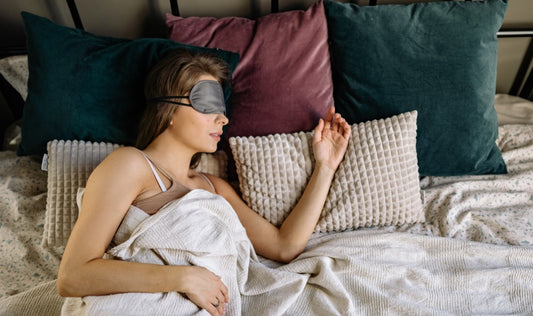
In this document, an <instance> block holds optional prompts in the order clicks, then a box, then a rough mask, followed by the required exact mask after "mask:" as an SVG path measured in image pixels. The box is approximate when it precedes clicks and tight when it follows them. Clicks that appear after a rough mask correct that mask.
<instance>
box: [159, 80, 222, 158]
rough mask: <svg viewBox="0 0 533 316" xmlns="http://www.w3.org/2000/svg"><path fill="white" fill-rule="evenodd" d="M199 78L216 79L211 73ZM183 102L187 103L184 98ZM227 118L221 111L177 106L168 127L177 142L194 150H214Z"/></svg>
mask: <svg viewBox="0 0 533 316" xmlns="http://www.w3.org/2000/svg"><path fill="white" fill-rule="evenodd" d="M200 80H213V81H216V79H215V78H214V77H213V76H211V75H202V76H200V78H198V81H200ZM182 102H183V103H188V104H189V100H188V99H184V100H183V101H182ZM228 122H229V120H228V118H227V117H226V116H225V115H224V114H222V113H214V114H204V113H201V112H198V111H196V110H195V109H194V108H192V107H190V106H178V107H177V108H176V111H174V114H173V115H172V120H171V125H170V126H169V127H168V129H169V130H170V131H171V132H172V135H173V136H174V137H175V138H176V140H178V141H179V142H181V143H183V144H184V145H186V146H187V147H190V148H191V149H192V150H193V151H195V152H214V151H216V150H217V145H218V142H219V141H220V139H221V136H222V127H223V126H224V125H226V124H228Z"/></svg>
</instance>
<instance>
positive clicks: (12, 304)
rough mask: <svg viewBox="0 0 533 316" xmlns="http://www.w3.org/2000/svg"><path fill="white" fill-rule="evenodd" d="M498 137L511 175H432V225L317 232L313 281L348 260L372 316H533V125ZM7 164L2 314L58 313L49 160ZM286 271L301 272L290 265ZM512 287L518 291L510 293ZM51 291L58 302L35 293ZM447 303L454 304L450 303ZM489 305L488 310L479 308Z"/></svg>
mask: <svg viewBox="0 0 533 316" xmlns="http://www.w3.org/2000/svg"><path fill="white" fill-rule="evenodd" d="M499 133H500V137H499V139H498V145H499V147H500V148H501V149H502V152H503V157H504V159H505V161H506V163H507V166H508V169H509V174H507V175H497V176H494V175H489V176H467V177H427V178H423V179H422V180H421V184H422V197H423V205H424V211H425V214H426V223H420V224H412V225H404V226H401V227H384V228H365V229H359V230H356V231H350V232H343V233H339V234H331V235H328V234H316V235H315V236H313V239H312V240H311V242H310V244H309V247H308V251H307V252H305V253H304V254H302V256H300V257H299V259H298V260H297V262H299V263H298V265H299V264H302V263H303V262H311V263H312V266H314V267H315V269H319V268H320V271H321V272H320V273H318V272H317V273H314V272H313V273H312V274H311V275H312V276H313V277H314V278H315V279H314V280H315V281H316V282H317V283H318V284H320V283H322V282H330V280H332V279H331V278H330V275H329V274H331V273H333V271H334V270H335V269H343V268H345V267H346V265H347V263H348V262H349V265H350V266H351V265H353V268H355V269H358V270H357V271H355V272H350V273H351V275H356V277H354V278H353V280H354V282H355V281H357V282H360V284H359V285H360V287H359V288H358V289H357V293H358V296H357V298H352V300H351V301H350V300H346V301H345V302H344V303H340V304H341V305H340V306H343V305H342V304H348V303H349V304H352V303H353V306H354V308H355V307H357V308H360V310H359V311H361V312H363V313H364V312H365V310H367V309H371V308H379V309H381V310H386V309H388V308H390V309H391V310H392V314H395V313H396V314H403V312H402V311H405V310H413V309H414V308H415V306H416V307H417V308H420V306H432V307H431V308H432V309H435V310H438V309H439V308H442V309H444V310H451V309H452V308H455V307H456V306H461V308H473V309H475V308H484V307H487V306H488V307H490V308H491V309H490V310H486V311H485V312H486V313H489V312H493V311H501V312H510V308H516V309H517V310H516V311H515V312H517V313H522V314H527V313H528V312H532V311H531V308H532V307H531V306H529V305H527V304H522V303H523V302H524V300H529V302H530V301H533V300H532V298H531V293H533V290H532V289H531V288H530V285H529V284H532V283H533V282H532V281H533V280H532V278H531V270H532V269H533V257H532V256H531V251H532V249H533V247H532V246H531V245H532V243H533V228H532V223H531V222H532V219H533V189H532V188H533V183H532V182H533V125H518V124H516V125H505V126H501V127H500V129H499ZM0 161H1V163H0V254H1V255H0V315H17V314H20V315H24V314H27V309H28V306H32V308H33V309H32V310H35V309H38V308H42V310H43V311H46V310H54V311H57V310H58V305H60V304H61V302H62V300H61V299H60V298H59V297H58V296H57V294H56V293H55V287H54V283H53V281H54V280H55V278H56V273H57V267H58V264H59V260H60V259H59V258H60V256H61V253H62V249H61V248H52V249H49V248H43V247H42V246H41V240H42V233H43V226H44V211H45V205H46V180H47V175H46V172H44V171H41V170H40V162H38V161H35V160H32V158H30V157H17V156H16V154H15V153H14V152H13V151H3V152H0ZM434 236H444V237H451V238H440V237H434ZM343 247H346V248H347V249H346V251H350V252H355V255H353V256H352V255H350V258H349V259H346V258H344V259H339V260H337V259H332V258H335V252H333V251H331V250H332V249H337V251H336V252H339V251H340V250H338V249H339V248H343ZM319 254H323V255H326V256H322V257H321V256H318V255H319ZM317 256H318V257H319V258H318V257H317ZM306 258H307V259H306ZM309 258H312V259H309ZM309 260H311V261H309ZM264 263H265V264H266V265H268V266H275V265H276V264H275V263H273V262H270V261H265V262H264ZM475 263H479V264H481V265H475ZM446 267H449V268H450V269H451V270H446V269H445V268H446ZM329 268H331V269H332V270H327V269H329ZM281 269H300V268H296V266H295V265H293V264H289V265H287V266H284V267H282V268H281ZM456 269H457V270H456ZM292 271H295V270H292ZM302 271H303V270H302ZM317 271H318V270H317ZM315 272H316V271H315ZM341 274H342V273H341ZM449 278H451V279H449ZM448 279H449V280H451V281H446V280H448ZM502 280H503V281H502ZM315 281H314V282H315ZM339 282H341V281H339ZM342 282H344V281H342ZM342 282H341V283H342ZM465 282H471V284H473V285H472V286H471V287H470V289H471V293H470V294H472V295H471V296H470V298H469V299H468V295H467V294H468V293H465V292H464V291H462V290H461V289H462V288H461V287H460V286H459V288H458V284H459V285H461V284H465ZM432 284H433V285H432ZM436 284H441V285H442V286H443V287H444V289H445V290H446V291H451V289H452V288H453V287H455V289H456V291H457V294H454V293H446V294H445V292H443V291H444V290H441V289H440V288H437V287H436ZM466 284H467V283H466ZM37 285H40V287H36V286H37ZM474 285H475V288H476V289H478V290H476V293H474V290H473V289H474ZM508 285H512V286H513V287H512V289H513V290H512V291H511V292H509V293H507V292H506V291H507V290H508V289H509V288H508ZM343 286H345V285H343ZM350 286H352V285H350ZM313 288H314V290H313V291H315V292H313V291H311V290H305V291H311V292H309V293H313V294H309V295H310V296H309V297H306V298H301V299H302V302H306V301H313V303H316V302H315V301H320V300H321V298H324V299H329V298H328V295H329V294H331V293H330V292H328V291H333V290H331V287H330V290H326V289H327V288H325V287H324V288H323V287H322V286H319V285H316V286H314V287H313ZM416 290H419V291H416ZM321 291H326V293H325V294H324V293H323V292H321ZM43 292H45V293H46V295H48V296H49V297H50V299H47V300H43V299H39V298H42V296H41V295H35V294H34V293H43ZM316 293H321V294H320V295H318V294H316ZM335 293H337V292H335ZM497 293H506V294H497ZM16 294H18V295H16ZM337 294H338V293H337ZM459 294H460V295H459ZM474 294H475V295H474ZM450 295H451V296H450ZM487 295H489V296H490V295H492V296H491V297H487ZM448 296H450V297H451V299H450V300H444V297H448ZM340 297H343V296H340ZM437 297H439V299H437ZM370 298H371V299H370ZM480 298H483V299H484V300H485V303H483V304H481V303H480V304H475V302H477V299H480ZM365 302H366V303H365ZM372 302H374V303H372ZM454 302H455V303H454ZM526 302H528V301H526ZM322 303H324V304H325V302H322ZM46 304H51V305H50V306H49V305H46ZM336 304H337V303H336ZM349 304H348V305H349ZM372 304H379V306H377V305H372ZM52 305H53V306H52ZM302 306H303V305H302ZM326 306H328V305H327V304H326ZM346 306H347V305H346ZM439 306H440V307H439ZM465 306H466V307H465ZM59 307H60V306H59ZM488 307H487V308H488ZM302 308H304V307H302ZM328 308H329V307H328ZM404 308H405V309H404ZM427 308H430V307H427ZM528 309H529V310H528ZM428 311H429V309H428ZM478 311H480V312H482V313H483V314H485V312H484V311H483V310H478ZM436 313H437V314H439V312H436Z"/></svg>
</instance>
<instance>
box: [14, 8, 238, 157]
mask: <svg viewBox="0 0 533 316" xmlns="http://www.w3.org/2000/svg"><path fill="white" fill-rule="evenodd" d="M22 18H23V20H24V26H25V30H26V38H27V49H28V67H29V79H28V97H27V100H26V103H25V105H24V110H23V116H22V140H21V144H20V146H19V148H18V151H17V153H18V154H19V155H32V154H43V153H44V152H45V151H46V143H47V142H48V141H49V140H53V139H64V140H69V139H77V140H85V141H103V142H111V143H118V144H125V145H131V144H134V142H135V138H136V133H137V124H138V120H139V119H140V116H141V114H142V112H143V109H144V106H145V102H144V92H143V86H144V78H145V77H146V75H147V74H148V72H149V70H150V68H151V67H152V65H154V64H155V63H156V62H157V61H158V60H159V59H160V58H161V57H163V56H164V55H165V54H166V53H168V52H170V51H172V50H175V49H179V48H188V49H191V50H193V51H197V52H204V53H212V54H214V55H216V56H218V57H219V58H222V59H223V60H225V61H226V62H227V63H228V64H229V66H230V69H231V71H233V70H234V69H235V67H236V66H237V63H238V61H239V55H238V54H237V53H233V52H228V51H223V50H219V49H209V48H201V47H194V46H190V45H185V44H181V43H177V42H174V41H171V40H167V39H157V38H151V39H138V40H128V39H119V38H111V37H103V36H96V35H93V34H90V33H87V32H84V31H81V30H77V29H72V28H68V27H64V26H60V25H57V24H54V23H53V22H51V21H50V20H48V19H45V18H42V17H39V16H36V15H33V14H31V13H27V12H23V13H22ZM229 92H230V87H227V88H226V90H225V96H226V101H228V100H229ZM227 103H228V102H227Z"/></svg>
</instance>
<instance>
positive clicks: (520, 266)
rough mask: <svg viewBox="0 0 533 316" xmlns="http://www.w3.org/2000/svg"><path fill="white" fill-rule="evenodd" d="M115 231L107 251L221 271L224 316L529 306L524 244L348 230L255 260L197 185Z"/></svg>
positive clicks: (179, 300) (187, 309)
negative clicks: (278, 260)
mask: <svg viewBox="0 0 533 316" xmlns="http://www.w3.org/2000/svg"><path fill="white" fill-rule="evenodd" d="M139 214H140V216H139ZM200 226H203V229H202V230H200V231H199V230H196V229H194V228H195V227H200ZM119 233H120V235H121V236H120V237H123V238H120V241H121V242H120V243H119V244H118V245H117V246H116V247H114V248H112V249H111V250H110V251H109V253H110V254H112V255H114V256H116V257H118V258H121V259H123V260H127V261H134V262H148V263H155V264H170V265H183V264H193V265H197V266H203V267H206V268H208V269H210V270H211V271H213V272H214V273H216V274H218V275H220V276H221V277H222V280H223V282H224V283H225V284H226V286H227V287H228V290H229V296H230V302H229V303H228V305H227V307H226V315H229V316H232V315H360V314H375V313H376V311H380V312H383V313H386V314H387V315H398V314H401V315H414V314H419V315H420V314H423V315H446V314H465V315H472V314H513V313H526V312H528V311H530V308H531V306H530V304H531V301H533V282H532V281H533V266H532V263H533V248H529V247H508V246H496V245H489V244H486V243H476V242H466V241H461V240H457V239H450V238H441V237H430V236H421V235H412V234H407V233H376V232H371V231H365V232H362V231H350V232H345V233H337V234H329V235H323V236H321V237H317V238H314V239H313V240H312V241H311V242H310V243H309V246H308V247H307V250H306V252H305V253H303V254H302V255H301V256H299V257H298V258H296V259H295V260H293V261H292V262H291V263H290V264H287V265H280V266H278V267H277V268H273V267H268V266H267V265H262V264H261V263H260V262H259V261H258V257H257V256H256V254H255V252H254V251H253V247H252V244H251V242H250V241H249V240H248V238H247V236H246V232H245V230H244V228H243V227H242V225H241V224H240V222H239V219H238V217H237V215H236V214H235V212H233V209H232V208H231V206H230V205H229V204H228V203H227V202H226V201H225V200H223V199H222V198H221V197H220V196H217V195H214V194H212V193H210V192H208V191H203V190H193V191H191V192H190V193H188V194H187V195H186V196H184V197H183V198H182V199H181V200H178V201H174V202H171V203H169V204H168V205H166V206H165V207H164V208H163V209H161V210H160V211H159V212H158V213H157V214H155V215H153V216H147V215H146V214H145V213H144V212H142V211H141V210H138V209H137V208H134V207H133V208H131V209H130V211H129V212H128V214H127V215H126V217H125V220H124V221H123V223H122V225H121V228H120V229H119ZM271 266H272V265H271ZM63 311H64V313H63V314H64V315H111V314H120V315H204V314H205V315H207V312H206V311H201V310H199V309H198V308H197V307H196V306H195V305H194V304H193V303H191V302H190V301H189V300H187V299H186V298H185V297H183V296H182V295H180V294H177V293H156V294H151V293H150V294H147V293H126V294H115V295H106V296H92V297H85V298H83V299H77V298H76V299H68V300H67V303H66V304H65V308H64V310H63Z"/></svg>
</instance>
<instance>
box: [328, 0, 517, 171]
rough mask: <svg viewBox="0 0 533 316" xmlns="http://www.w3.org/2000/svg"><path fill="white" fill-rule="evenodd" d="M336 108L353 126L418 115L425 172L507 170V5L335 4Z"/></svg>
mask: <svg viewBox="0 0 533 316" xmlns="http://www.w3.org/2000/svg"><path fill="white" fill-rule="evenodd" d="M324 5H325V9H326V18H327V21H328V31H329V39H330V53H331V59H332V74H333V86H334V91H333V96H334V100H335V105H336V109H337V111H339V112H340V113H341V114H342V115H344V116H345V117H346V119H347V120H348V121H349V122H350V123H358V122H364V121H368V120H373V119H377V118H385V117H389V116H392V115H396V114H399V113H404V112H408V111H412V110H417V111H418V122H417V124H418V137H417V153H418V163H419V172H420V174H421V175H441V176H448V175H462V174H487V173H495V174H499V173H506V172H507V168H506V166H505V162H504V161H503V159H502V156H501V152H500V150H499V149H498V147H497V146H496V144H495V141H496V138H497V136H498V126H497V116H496V111H495V109H494V96H495V89H496V65H497V50H498V41H497V37H496V33H497V31H498V29H499V28H500V26H501V24H502V22H503V18H504V15H505V12H506V9H507V1H504V0H486V1H471V2H457V1H441V2H427V3H414V4H409V5H392V4H391V5H378V6H358V5H355V4H346V3H338V2H332V1H326V2H325V3H324Z"/></svg>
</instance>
